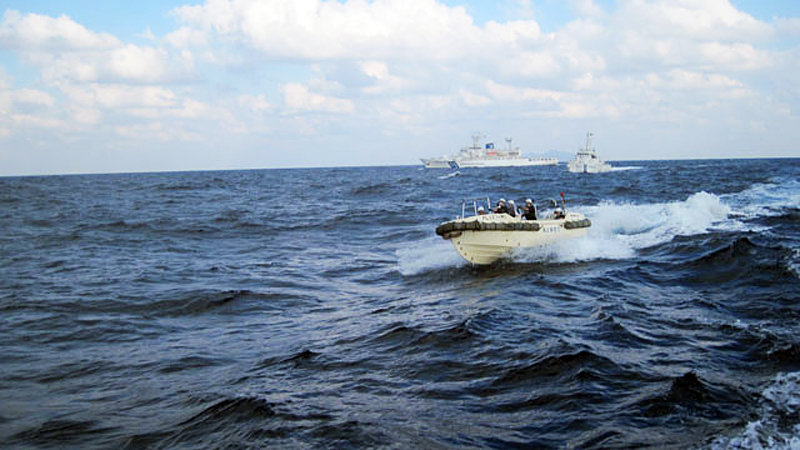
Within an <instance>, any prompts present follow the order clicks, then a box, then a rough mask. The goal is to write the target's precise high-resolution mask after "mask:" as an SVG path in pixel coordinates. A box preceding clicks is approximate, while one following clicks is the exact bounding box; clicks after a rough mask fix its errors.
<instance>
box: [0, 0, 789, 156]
mask: <svg viewBox="0 0 800 450" xmlns="http://www.w3.org/2000/svg"><path fill="white" fill-rule="evenodd" d="M449 3H450V2H449ZM509 4H511V6H509V7H507V8H505V10H504V11H505V13H507V14H512V13H513V14H516V16H513V17H512V19H511V20H504V21H501V20H500V19H499V18H487V17H478V16H472V15H470V13H469V11H472V9H471V8H470V6H469V5H468V6H467V7H453V6H448V5H447V4H444V3H443V2H442V1H441V0H438V1H437V0H371V1H367V0H206V1H205V2H203V3H199V4H196V5H187V6H182V7H179V8H176V9H174V10H173V11H172V16H171V17H172V18H173V19H175V20H176V21H177V22H176V23H175V24H174V27H173V28H172V29H167V30H166V31H165V32H164V33H163V34H162V35H160V36H159V35H155V34H153V32H152V31H147V32H145V34H144V35H141V36H139V37H138V38H137V40H135V41H131V42H128V41H126V40H123V39H120V38H119V37H116V36H114V35H111V34H108V33H101V32H98V31H96V30H90V29H88V28H87V27H85V26H84V25H82V24H80V23H78V22H77V21H75V20H74V19H72V18H70V17H69V16H66V15H63V16H59V17H49V16H44V15H38V14H29V13H24V12H16V11H11V10H9V11H6V12H5V14H4V15H3V16H2V21H1V22H0V48H3V49H6V50H9V51H10V52H11V54H12V55H15V56H16V57H17V58H18V61H19V62H20V63H21V64H20V65H21V66H24V67H25V68H26V69H32V70H25V71H17V70H16V69H11V70H13V71H14V74H15V75H17V77H16V78H14V77H12V76H10V75H5V76H2V77H0V138H1V139H2V141H0V143H2V142H9V141H10V140H11V139H14V138H15V137H19V138H20V139H24V138H25V137H26V136H27V137H30V136H36V138H37V139H39V138H40V136H41V139H50V142H52V143H55V144H53V145H57V143H58V142H61V141H65V140H70V141H72V142H80V141H81V140H82V139H86V140H89V141H92V142H100V141H102V139H104V138H106V137H108V136H113V137H114V138H115V139H116V141H115V143H119V142H124V141H125V140H128V139H130V140H135V141H136V142H137V143H141V142H146V141H147V140H148V139H152V140H153V141H154V142H155V141H157V142H162V143H164V142H168V143H171V144H175V143H180V142H191V143H192V146H197V148H203V147H204V146H206V147H208V148H206V150H205V151H206V152H209V153H208V154H209V155H211V156H209V158H210V159H213V158H214V156H213V155H214V152H215V151H219V150H218V147H217V148H212V146H211V142H212V141H214V142H232V141H233V140H237V142H246V143H249V144H250V145H252V146H253V148H258V149H263V148H264V146H263V142H261V141H259V140H263V139H269V140H270V142H274V141H278V140H280V139H281V138H282V137H283V138H285V139H287V140H288V141H289V142H291V140H292V139H297V138H298V137H302V138H307V139H318V140H324V139H333V138H334V137H335V138H336V139H342V142H344V139H346V138H348V137H349V138H350V139H352V140H354V141H361V140H362V139H359V138H358V137H361V136H368V135H371V138H369V139H371V140H370V142H373V143H374V142H376V141H378V140H379V139H381V138H382V137H384V138H387V139H389V140H390V141H391V139H394V138H395V137H396V136H403V137H404V139H405V138H407V137H408V135H409V134H411V135H414V138H415V139H417V140H419V141H420V142H423V141H424V140H425V139H439V140H441V139H442V136H443V135H452V134H454V133H462V134H468V133H469V131H471V130H472V129H473V128H475V127H479V128H482V129H485V130H487V131H490V130H492V131H494V132H497V133H508V134H512V133H514V136H515V137H520V136H519V134H522V135H523V136H524V134H525V133H530V134H531V135H535V136H536V138H537V139H542V138H543V137H544V136H547V135H557V134H558V133H574V132H575V130H573V129H572V128H575V127H576V126H578V127H580V128H583V127H584V126H585V125H586V124H588V123H602V124H603V126H605V127H607V128H608V129H609V130H614V129H617V130H621V129H624V130H625V131H626V133H621V132H620V135H622V136H625V139H626V140H628V139H629V140H637V139H640V138H642V137H643V136H638V137H637V136H636V133H640V134H641V133H643V132H642V131H641V130H648V129H653V128H657V127H659V126H663V125H664V124H669V126H672V125H673V124H674V126H675V127H677V128H679V127H680V126H683V125H685V126H687V127H690V128H691V127H712V126H718V127H719V128H721V129H724V128H735V127H741V128H742V129H745V128H746V129H748V130H751V132H752V133H754V134H753V135H752V136H762V137H763V136H765V135H766V134H767V133H772V134H770V135H771V136H772V135H774V136H785V137H782V138H781V139H786V140H789V139H792V138H790V137H789V136H793V140H796V139H797V138H800V136H798V135H797V133H795V134H792V132H793V130H795V129H797V130H800V126H796V125H798V124H796V123H794V122H793V121H796V120H797V116H796V115H793V114H796V113H797V111H798V110H800V107H798V106H797V105H800V100H798V99H800V88H798V83H797V81H796V77H793V76H792V74H795V73H797V72H798V71H800V47H798V44H797V40H796V37H797V36H798V35H800V31H798V30H800V25H798V24H799V23H800V18H792V17H783V18H776V19H774V20H773V21H772V22H770V23H767V22H763V21H760V20H758V19H756V18H754V17H753V16H751V15H750V14H747V13H746V12H744V11H743V10H741V9H737V8H736V7H735V6H734V5H732V4H731V3H730V1H728V0H692V1H689V0H675V1H667V0H651V1H644V0H620V1H618V2H616V3H614V4H613V5H609V4H608V3H607V2H597V1H595V0H571V1H570V4H569V5H570V7H571V11H573V12H574V13H575V14H576V16H575V17H574V18H573V19H572V20H569V21H567V22H566V23H563V24H561V25H558V26H553V24H552V23H550V22H548V26H547V30H548V31H547V32H545V31H542V27H540V24H539V22H537V20H536V18H542V17H545V15H546V14H547V12H548V8H550V7H552V5H551V2H539V3H533V2H530V1H527V0H519V1H514V2H509ZM601 5H602V6H601ZM478 9H479V8H478ZM556 9H558V10H559V14H561V13H563V11H562V9H563V8H562V6H560V5H559V7H558V8H556ZM491 19H494V20H491ZM137 25H138V28H137V29H143V30H151V29H160V30H164V28H163V27H156V26H155V25H154V24H150V23H143V24H137ZM151 27H152V28H151ZM142 39H144V40H142ZM142 42H145V45H140V44H141V43H142ZM6 70H8V69H6ZM31 71H32V72H33V73H35V75H34V76H33V77H31V76H29V75H28V73H30V72H31ZM576 124H579V125H576ZM632 124H636V128H635V129H633V128H632V127H633V126H632ZM716 124H719V125H716ZM753 124H762V125H760V126H754V125H753ZM778 124H781V126H786V127H787V128H786V129H785V130H783V131H781V130H776V129H775V128H774V127H776V126H778ZM786 124H793V125H786ZM771 127H773V128H771ZM463 128H469V129H468V130H467V131H466V132H465V131H464V130H463ZM509 128H510V129H509ZM515 130H516V131H515ZM697 130H700V131H696V130H695V131H694V132H695V133H699V132H701V131H703V132H708V131H707V129H702V128H697ZM786 130H789V131H786ZM48 133H49V134H48ZM758 133H761V134H760V135H759V134H758ZM644 137H645V138H646V136H644ZM239 139H241V141H239ZM522 139H524V137H522V138H520V142H523V140H522ZM364 141H367V139H364ZM686 141H687V142H692V139H691V138H688V137H687V138H686ZM753 141H755V142H758V141H759V140H758V139H756V138H753ZM309 142H310V141H309ZM351 144H352V145H351ZM351 144H347V145H344V146H343V147H347V148H355V146H357V144H358V143H351ZM115 145H116V144H115ZM137 145H139V144H137ZM364 145H366V144H364ZM543 145H544V144H543ZM548 145H552V146H553V147H556V146H557V144H556V143H551V144H548ZM570 145H572V143H570ZM308 147H309V148H317V147H324V145H321V141H316V142H315V144H314V145H309V146H308ZM401 147H402V149H398V150H397V151H396V153H395V154H396V155H398V156H397V159H395V160H394V162H398V161H400V160H402V158H406V159H405V160H403V161H409V162H410V161H413V157H414V156H425V155H424V154H419V155H417V154H414V155H409V154H408V150H407V145H406V144H405V143H403V144H402V145H401ZM193 148H194V147H193ZM389 148H390V145H388V144H387V145H383V144H382V145H381V149H382V150H381V151H386V152H389V151H390V150H388V149H389ZM419 148H420V149H422V148H424V145H423V146H420V147H419ZM570 148H571V147H570ZM617 148H620V149H622V150H620V151H625V150H624V145H621V146H618V147H617ZM383 149H387V150H383ZM634 150H636V149H635V148H634V149H632V150H630V151H634ZM198 151H199V150H198ZM420 151H422V150H420ZM636 151H638V150H636ZM665 151H668V152H669V151H672V150H671V149H669V148H667V149H666V150H665ZM259 152H261V153H259V154H262V153H264V154H268V153H269V151H266V150H264V151H262V150H259ZM254 153H258V152H254ZM355 154H361V155H367V156H368V157H372V158H375V159H374V160H371V161H366V162H368V163H380V162H381V159H380V158H381V157H382V156H385V155H381V154H379V152H368V151H361V153H357V152H356V151H355V150H354V151H353V153H347V154H344V153H343V154H341V155H337V154H335V153H331V154H330V155H326V158H329V159H330V161H331V162H335V160H336V157H337V156H338V157H341V158H348V157H351V156H350V155H355ZM272 156H274V155H272ZM611 156H614V155H609V157H611ZM280 158H282V159H281V161H283V160H285V159H286V158H288V156H285V155H283V156H281V157H280ZM310 159H311V160H313V158H310ZM342 163H358V161H351V160H342Z"/></svg>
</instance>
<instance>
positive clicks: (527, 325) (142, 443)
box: [0, 159, 800, 448]
mask: <svg viewBox="0 0 800 450" xmlns="http://www.w3.org/2000/svg"><path fill="white" fill-rule="evenodd" d="M618 165H624V164H618ZM628 165H629V166H636V167H632V168H631V167H629V168H628V170H619V171H615V172H611V173H606V174H597V175H578V174H570V173H567V172H566V170H565V169H564V167H563V166H561V167H533V168H514V169H475V170H466V169H465V170H462V171H461V176H454V177H449V178H446V177H443V176H442V175H444V174H446V173H447V172H446V171H436V170H429V171H424V170H420V169H418V168H417V167H387V168H336V169H308V170H259V171H229V172H198V173H165V174H125V175H87V176H53V177H27V178H0V375H1V376H0V442H2V443H3V445H4V446H9V447H24V448H63V447H81V448H91V447H101V448H108V447H114V448H116V447H129V448H140V447H147V448H151V447H155V448H159V447H161V448H164V447H166V448H173V447H185V448H218V447H276V446H280V447H335V448H348V447H382V446H387V447H397V448H410V447H416V448H420V447H422V448H431V447H499V448H506V447H515V446H522V447H539V448H547V447H553V448H560V447H581V448H609V447H632V446H633V447H638V446H656V447H665V446H666V447H721V448H725V447H737V446H738V447H745V448H759V447H773V448H781V447H787V448H796V446H798V445H800V320H798V319H800V275H799V273H798V272H799V271H800V181H798V179H800V159H790V160H727V161H670V162H636V163H629V164H628ZM561 191H565V192H566V196H567V202H568V203H567V205H568V207H569V208H571V209H572V210H576V211H580V212H583V213H585V214H586V215H587V216H588V217H590V218H591V219H592V223H593V227H592V229H591V231H590V233H589V236H588V237H586V238H581V239H578V240H575V241H570V242H567V243H563V244H559V245H556V246H552V247H548V248H541V249H533V250H527V251H521V252H519V253H516V254H514V255H512V256H511V257H510V258H509V259H507V260H504V261H501V262H499V263H497V264H494V265H492V266H488V267H471V266H469V265H467V264H466V263H464V262H463V261H462V260H461V259H460V258H459V257H458V255H457V254H456V253H455V250H453V248H452V246H451V245H450V243H449V242H446V241H444V240H442V239H440V238H438V237H437V236H436V235H435V234H434V229H435V227H436V225H438V224H439V223H440V222H442V221H444V220H448V219H451V218H452V217H453V216H455V215H456V214H458V213H459V212H460V200H461V199H462V198H464V197H478V196H490V197H491V198H492V199H497V198H499V197H500V196H503V197H506V198H513V199H517V200H522V199H524V198H526V197H535V198H537V199H544V198H546V197H555V196H557V195H558V193H559V192H561Z"/></svg>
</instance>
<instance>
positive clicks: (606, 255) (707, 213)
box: [397, 179, 800, 276]
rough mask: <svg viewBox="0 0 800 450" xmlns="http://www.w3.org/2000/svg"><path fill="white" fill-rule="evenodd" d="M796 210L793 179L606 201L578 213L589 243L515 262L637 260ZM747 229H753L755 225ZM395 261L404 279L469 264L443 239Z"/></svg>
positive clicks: (798, 196)
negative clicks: (660, 198)
mask: <svg viewBox="0 0 800 450" xmlns="http://www.w3.org/2000/svg"><path fill="white" fill-rule="evenodd" d="M798 204H800V181H798V180H793V179H776V180H773V182H772V183H767V184H756V185H753V186H752V187H751V188H749V189H747V190H745V191H742V192H739V193H735V194H725V195H721V196H717V195H715V194H711V193H708V192H704V191H701V192H697V193H695V194H692V195H691V196H689V197H688V198H687V199H686V200H684V201H674V202H666V203H648V204H634V203H620V202H608V201H607V202H603V203H601V204H599V205H597V206H589V207H581V208H578V209H579V210H580V211H581V212H583V213H584V214H585V215H586V217H588V218H589V219H591V221H592V226H591V228H589V231H588V234H587V236H586V237H583V238H579V239H573V240H568V241H564V242H561V243H557V244H553V245H549V246H544V247H538V248H528V249H520V250H519V251H516V252H515V253H514V254H513V255H512V258H513V259H514V260H515V261H519V262H557V263H572V262H577V261H589V260H597V259H627V258H633V257H635V256H636V252H637V250H640V249H643V248H648V247H652V246H655V245H659V244H662V243H665V242H669V241H671V240H672V239H674V238H675V237H676V236H692V235H698V234H703V233H706V232H708V231H709V230H712V229H721V230H729V231H735V230H741V229H743V228H744V226H745V225H743V223H742V222H741V221H740V220H738V219H736V218H735V217H736V216H739V217H752V216H755V215H774V214H779V212H776V211H779V210H780V209H781V208H783V207H785V206H786V205H798ZM731 217H734V218H731ZM749 228H750V229H752V224H751V225H749ZM397 257H398V270H399V271H400V273H402V274H403V275H414V274H417V273H421V272H425V271H427V270H436V269H441V268H445V267H458V266H460V265H464V264H465V263H464V261H463V260H462V259H461V258H460V257H459V256H458V254H457V253H456V251H455V249H453V248H452V245H451V244H450V243H449V242H447V241H444V240H441V239H435V240H425V241H420V242H416V243H413V244H411V245H410V246H409V247H406V248H402V249H400V250H398V251H397ZM799 258H800V253H798V251H795V254H794V258H792V261H790V264H789V269H790V270H791V271H792V272H794V273H795V274H798V272H800V269H798V259H799ZM798 276H800V275H798Z"/></svg>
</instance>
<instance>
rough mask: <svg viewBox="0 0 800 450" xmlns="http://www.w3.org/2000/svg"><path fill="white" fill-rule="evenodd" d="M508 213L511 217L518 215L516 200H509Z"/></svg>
mask: <svg viewBox="0 0 800 450" xmlns="http://www.w3.org/2000/svg"><path fill="white" fill-rule="evenodd" d="M506 214H508V215H509V216H511V217H517V205H515V204H514V200H509V201H508V208H507V211H506Z"/></svg>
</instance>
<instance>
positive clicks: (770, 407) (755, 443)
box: [711, 372, 800, 449]
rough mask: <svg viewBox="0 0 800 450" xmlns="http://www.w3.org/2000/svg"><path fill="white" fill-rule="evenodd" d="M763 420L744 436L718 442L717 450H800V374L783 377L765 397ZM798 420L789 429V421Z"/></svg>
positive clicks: (749, 424)
mask: <svg viewBox="0 0 800 450" xmlns="http://www.w3.org/2000/svg"><path fill="white" fill-rule="evenodd" d="M762 399H763V400H762V405H761V417H759V419H758V420H756V421H753V422H750V423H748V424H747V426H745V428H744V430H742V432H741V434H739V435H738V436H733V437H720V438H717V439H716V440H715V441H714V442H713V443H712V444H711V448H713V449H724V448H748V449H800V419H799V418H800V372H791V373H781V374H778V376H777V377H775V379H774V380H773V382H772V383H771V384H770V385H769V386H768V387H767V388H766V389H765V390H764V392H763V393H762ZM789 417H791V418H795V422H796V423H793V424H790V425H791V426H792V428H791V429H787V428H788V427H787V424H786V423H784V422H785V420H786V418H789Z"/></svg>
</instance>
